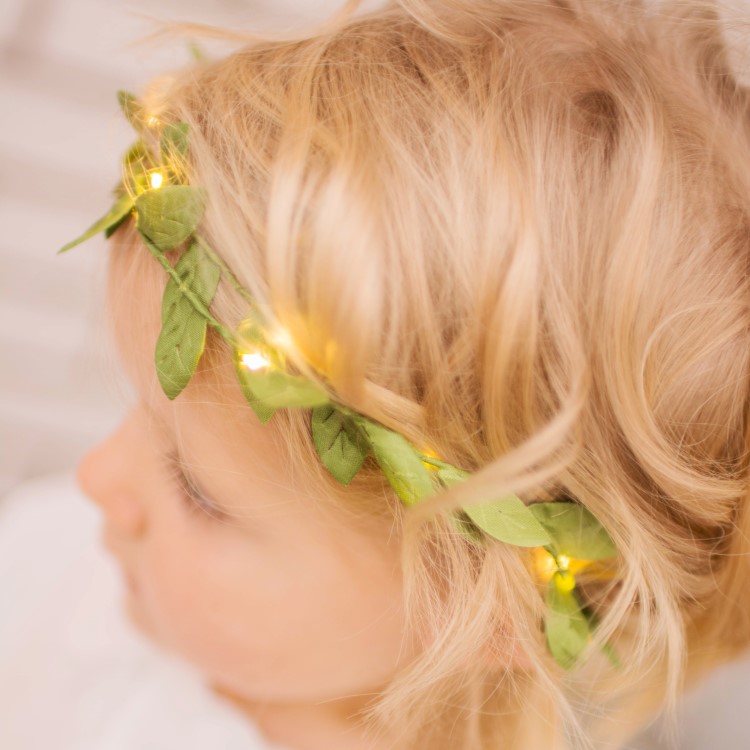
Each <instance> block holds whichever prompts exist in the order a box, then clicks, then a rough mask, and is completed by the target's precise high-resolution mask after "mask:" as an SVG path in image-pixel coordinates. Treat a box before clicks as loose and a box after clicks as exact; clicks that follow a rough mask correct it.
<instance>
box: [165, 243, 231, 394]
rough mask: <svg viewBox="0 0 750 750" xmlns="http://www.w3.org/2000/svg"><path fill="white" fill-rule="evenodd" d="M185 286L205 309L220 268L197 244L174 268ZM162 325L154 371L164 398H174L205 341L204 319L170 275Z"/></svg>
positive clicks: (200, 354) (189, 373) (192, 367)
mask: <svg viewBox="0 0 750 750" xmlns="http://www.w3.org/2000/svg"><path fill="white" fill-rule="evenodd" d="M174 269H175V271H176V272H177V274H178V275H179V277H180V279H182V281H183V283H184V284H185V286H187V287H188V288H190V290H191V291H192V292H193V293H194V294H195V295H196V297H198V299H200V301H201V302H202V303H203V304H204V305H205V306H206V308H208V306H209V305H210V304H211V301H212V300H213V297H214V294H215V293H216V288H217V286H218V284H219V279H220V277H221V271H220V269H219V268H218V266H216V265H215V264H214V263H212V262H211V261H210V260H208V258H207V257H206V256H205V254H204V253H202V251H201V250H200V247H199V245H198V244H197V243H195V242H194V243H192V244H191V245H190V247H188V249H187V250H186V251H185V252H184V253H183V254H182V255H181V256H180V259H179V260H178V261H177V263H176V264H175V267H174ZM161 320H162V327H161V331H160V333H159V338H158V339H157V342H156V352H155V361H156V372H157V375H158V377H159V382H160V383H161V387H162V389H163V390H164V393H165V394H166V396H167V398H169V399H174V398H176V397H177V396H178V395H179V394H180V393H181V392H182V390H183V389H184V388H185V386H186V385H187V384H188V383H189V382H190V378H191V377H192V376H193V373H194V372H195V369H196V367H197V366H198V362H199V361H200V358H201V356H202V354H203V350H204V348H205V344H206V325H207V323H206V318H205V317H204V316H203V315H202V314H201V313H199V312H198V311H197V310H196V309H195V307H194V306H193V304H192V302H190V300H189V299H188V298H187V297H186V296H185V295H184V294H183V293H182V291H181V290H180V287H179V285H178V284H177V282H176V281H175V280H174V279H173V278H172V277H171V276H170V278H169V280H168V281H167V285H166V287H165V289H164V296H163V298H162V310H161Z"/></svg>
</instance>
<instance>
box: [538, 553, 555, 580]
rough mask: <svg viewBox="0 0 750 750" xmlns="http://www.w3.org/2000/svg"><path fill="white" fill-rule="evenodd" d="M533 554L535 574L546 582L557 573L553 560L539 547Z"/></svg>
mask: <svg viewBox="0 0 750 750" xmlns="http://www.w3.org/2000/svg"><path fill="white" fill-rule="evenodd" d="M535 553H536V569H537V572H538V573H539V575H540V576H541V577H542V578H543V579H544V580H545V581H548V580H549V579H550V578H552V576H553V575H554V574H555V573H556V572H557V563H556V562H555V558H554V557H552V555H550V554H549V552H547V550H545V549H542V548H541V547H539V548H537V549H536V550H535Z"/></svg>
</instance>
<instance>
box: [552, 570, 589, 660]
mask: <svg viewBox="0 0 750 750" xmlns="http://www.w3.org/2000/svg"><path fill="white" fill-rule="evenodd" d="M558 575H559V574H558V573H555V575H554V576H552V578H551V579H550V582H549V584H548V585H547V616H546V622H545V636H546V639H547V646H548V647H549V650H550V652H551V653H552V656H553V657H554V658H555V661H556V662H557V663H558V664H559V665H560V666H561V667H562V668H563V669H566V670H570V669H572V668H573V667H574V666H575V664H576V662H577V661H578V660H579V659H580V657H581V655H582V654H583V653H584V652H585V651H586V649H587V648H588V645H589V643H590V642H591V631H590V629H589V624H588V621H587V619H586V616H585V615H584V613H583V611H582V609H581V606H580V604H579V603H578V599H577V598H576V595H575V592H574V591H566V590H565V588H564V587H561V586H558V585H557V580H556V579H557V576H558Z"/></svg>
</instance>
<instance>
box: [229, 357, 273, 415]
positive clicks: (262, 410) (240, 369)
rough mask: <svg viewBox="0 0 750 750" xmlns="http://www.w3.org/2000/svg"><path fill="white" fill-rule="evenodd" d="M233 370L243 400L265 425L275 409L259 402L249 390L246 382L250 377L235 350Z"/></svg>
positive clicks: (248, 371)
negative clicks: (243, 397)
mask: <svg viewBox="0 0 750 750" xmlns="http://www.w3.org/2000/svg"><path fill="white" fill-rule="evenodd" d="M233 359H234V370H235V372H236V373H237V380H239V383H240V388H241V389H242V393H243V394H244V396H245V398H246V399H247V401H248V403H249V404H250V406H252V407H253V411H254V412H255V414H256V416H257V417H258V419H259V420H260V421H261V422H262V423H263V424H266V422H268V420H269V419H271V417H272V416H273V415H274V412H275V411H276V409H275V408H274V407H272V406H268V405H267V404H265V403H264V402H263V401H261V400H260V399H259V398H258V397H257V396H256V395H255V394H254V393H253V392H252V390H251V388H250V384H249V382H248V376H249V375H250V370H248V369H247V367H245V366H244V365H243V364H242V362H241V361H240V353H239V352H238V350H237V349H235V350H234V357H233Z"/></svg>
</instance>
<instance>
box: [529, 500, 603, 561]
mask: <svg viewBox="0 0 750 750" xmlns="http://www.w3.org/2000/svg"><path fill="white" fill-rule="evenodd" d="M529 508H530V510H531V512H532V513H533V514H534V516H535V518H536V519H537V520H538V521H539V523H540V524H542V526H544V528H545V529H546V530H547V531H548V532H549V535H550V536H551V537H552V541H553V544H554V546H555V550H556V552H557V554H560V555H567V556H568V557H573V558H576V559H577V560H604V559H607V558H609V557H614V556H615V555H617V548H616V547H615V545H614V542H613V541H612V539H611V538H610V536H609V534H608V533H607V531H606V530H605V529H604V527H603V526H602V525H601V524H600V523H599V521H597V520H596V518H595V517H594V515H593V514H592V513H591V512H590V511H589V510H588V509H587V508H584V507H583V506H582V505H580V504H579V503H569V502H553V503H534V504H532V505H530V506H529Z"/></svg>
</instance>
